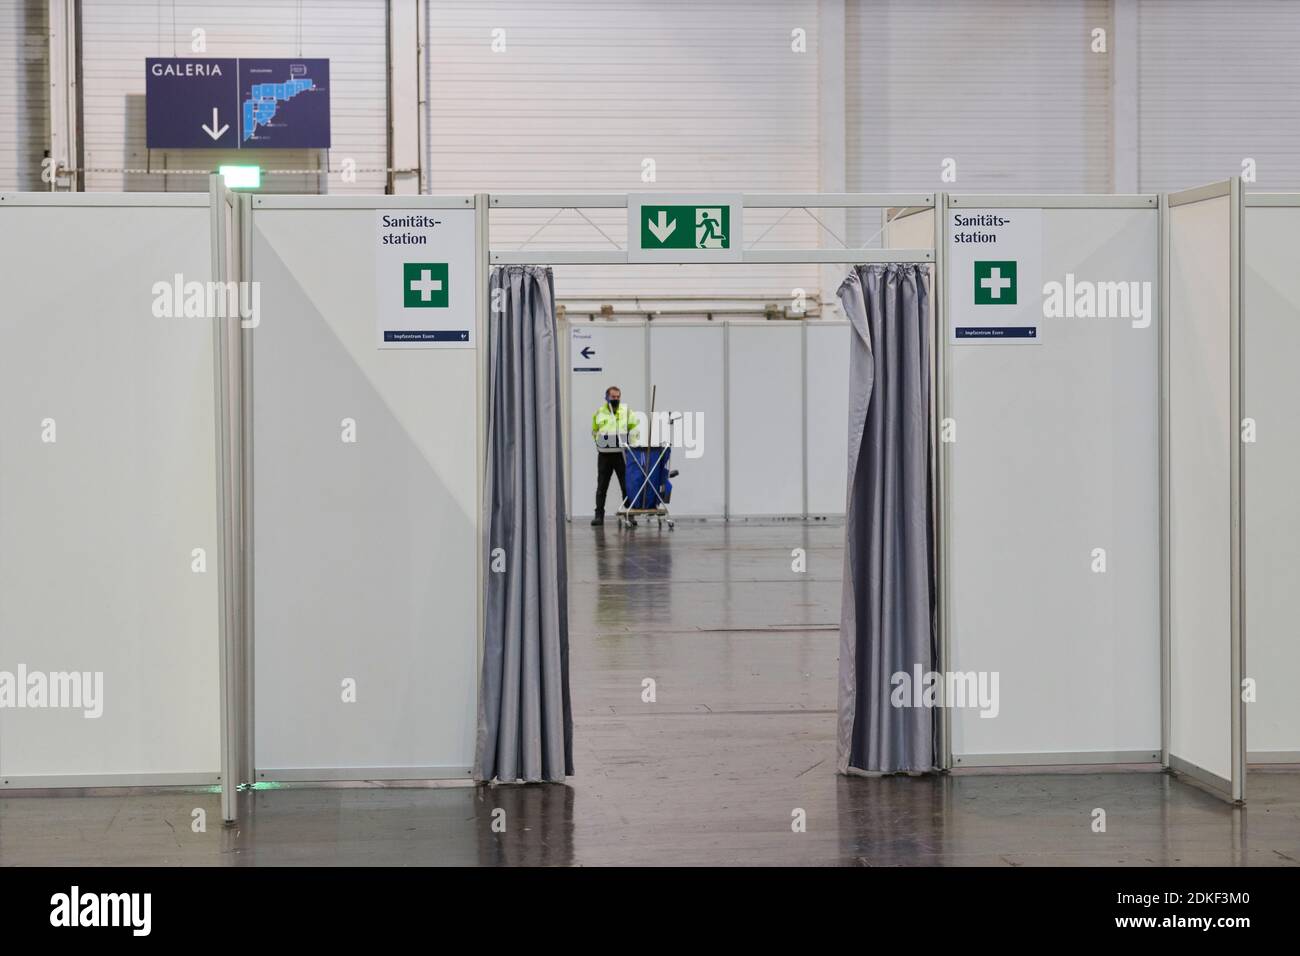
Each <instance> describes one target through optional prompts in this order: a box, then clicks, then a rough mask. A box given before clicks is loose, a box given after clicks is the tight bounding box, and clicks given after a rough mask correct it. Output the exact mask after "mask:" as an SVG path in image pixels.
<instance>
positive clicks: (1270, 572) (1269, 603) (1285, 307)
mask: <svg viewBox="0 0 1300 956" xmlns="http://www.w3.org/2000/svg"><path fill="white" fill-rule="evenodd" d="M1245 217H1246V222H1245V229H1244V232H1245V233H1246V235H1247V236H1248V237H1249V241H1247V242H1246V243H1244V252H1245V256H1244V260H1243V271H1244V285H1243V290H1242V295H1243V305H1242V314H1243V316H1245V319H1244V320H1243V322H1242V348H1243V350H1244V354H1243V360H1242V368H1243V370H1244V372H1245V375H1244V379H1245V381H1244V388H1243V406H1242V415H1243V416H1244V417H1245V419H1246V420H1247V424H1249V423H1253V426H1254V429H1255V434H1254V435H1253V436H1252V437H1253V438H1254V440H1253V441H1250V442H1246V443H1244V444H1243V445H1242V455H1243V461H1242V482H1243V485H1244V486H1245V488H1246V489H1247V490H1248V492H1249V493H1248V494H1247V495H1246V496H1244V498H1243V502H1242V504H1243V509H1242V510H1243V514H1242V521H1243V527H1244V528H1245V540H1244V542H1243V545H1242V547H1243V551H1244V553H1245V557H1244V561H1243V565H1244V566H1245V567H1246V568H1248V569H1249V572H1250V573H1249V574H1247V575H1246V576H1245V601H1246V622H1247V625H1248V626H1247V630H1246V661H1247V665H1248V670H1247V671H1246V676H1247V677H1249V678H1252V679H1253V680H1254V681H1255V699H1254V700H1253V701H1251V702H1250V703H1249V704H1248V705H1247V707H1246V712H1247V720H1246V742H1247V750H1248V754H1247V759H1248V760H1249V761H1250V762H1252V763H1255V762H1258V763H1300V694H1297V693H1296V691H1295V688H1296V684H1297V682H1298V681H1300V627H1297V623H1296V622H1297V621H1300V588H1298V587H1297V584H1300V495H1298V494H1297V493H1296V490H1297V488H1300V416H1297V415H1296V413H1295V409H1296V406H1297V404H1298V400H1300V376H1298V375H1297V371H1296V358H1297V357H1298V356H1300V268H1297V265H1298V264H1300V258H1298V257H1297V255H1296V248H1295V236H1296V235H1297V234H1300V195H1285V196H1283V195H1262V196H1255V195H1248V196H1247V197H1246V212H1245Z"/></svg>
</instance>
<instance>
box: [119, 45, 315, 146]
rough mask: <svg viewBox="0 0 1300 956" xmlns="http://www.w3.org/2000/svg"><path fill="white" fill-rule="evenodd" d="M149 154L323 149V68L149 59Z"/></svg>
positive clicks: (299, 62) (309, 63)
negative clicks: (168, 151) (161, 151)
mask: <svg viewBox="0 0 1300 956" xmlns="http://www.w3.org/2000/svg"><path fill="white" fill-rule="evenodd" d="M145 144H146V145H147V146H148V147H149V148H150V149H277V148H278V149H329V146H330V94H329V60H326V59H296V60H289V59H277V60H268V59H243V58H241V59H235V58H227V57H213V58H203V57H185V58H177V57H170V58H167V57H150V58H149V59H147V60H145Z"/></svg>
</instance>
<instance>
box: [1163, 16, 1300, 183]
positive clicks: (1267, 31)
mask: <svg viewBox="0 0 1300 956" xmlns="http://www.w3.org/2000/svg"><path fill="white" fill-rule="evenodd" d="M1138 30H1139V49H1140V52H1141V56H1140V57H1139V61H1138V91H1139V105H1138V110H1139V113H1138V116H1139V121H1140V124H1141V125H1140V130H1139V134H1138V142H1139V144H1140V145H1139V160H1138V162H1139V169H1138V175H1139V182H1140V184H1141V188H1142V189H1144V190H1152V191H1156V190H1165V189H1185V188H1187V187H1189V186H1195V185H1198V184H1200V183H1206V182H1212V181H1214V180H1220V179H1226V178H1228V177H1229V176H1238V175H1241V173H1242V160H1243V159H1246V158H1250V159H1254V160H1255V163H1256V176H1257V180H1256V183H1257V185H1258V187H1259V188H1265V189H1273V190H1290V189H1296V188H1300V57H1297V55H1296V44H1297V42H1298V41H1300V4H1297V3H1294V2H1282V0H1276V2H1269V0H1244V2H1238V3H1233V4H1231V5H1230V6H1229V5H1225V4H1223V3H1218V2H1214V3H1211V2H1205V0H1178V2H1177V3H1173V2H1166V0H1143V2H1142V3H1141V4H1140V5H1139V7H1138Z"/></svg>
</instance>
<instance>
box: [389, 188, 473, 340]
mask: <svg viewBox="0 0 1300 956" xmlns="http://www.w3.org/2000/svg"><path fill="white" fill-rule="evenodd" d="M474 226H475V215H474V210H473V209H468V208H466V209H377V210H375V239H374V242H375V321H376V323H377V325H378V327H377V329H376V333H377V335H378V343H377V344H378V346H379V348H381V349H409V348H417V349H435V348H442V349H448V348H450V349H472V348H474V319H475V314H476V311H475V310H476V302H477V283H476V281H475V275H474V249H475V240H474Z"/></svg>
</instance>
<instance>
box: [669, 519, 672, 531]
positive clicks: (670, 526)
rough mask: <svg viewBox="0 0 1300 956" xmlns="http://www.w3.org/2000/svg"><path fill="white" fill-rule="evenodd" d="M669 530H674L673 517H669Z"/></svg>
mask: <svg viewBox="0 0 1300 956" xmlns="http://www.w3.org/2000/svg"><path fill="white" fill-rule="evenodd" d="M668 530H669V531H672V530H673V519H672V518H669V519H668Z"/></svg>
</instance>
